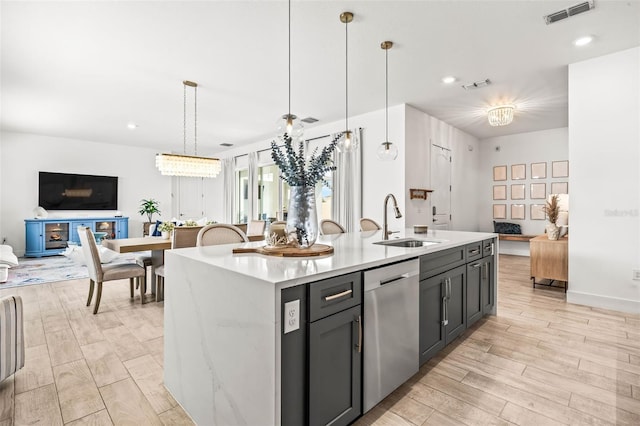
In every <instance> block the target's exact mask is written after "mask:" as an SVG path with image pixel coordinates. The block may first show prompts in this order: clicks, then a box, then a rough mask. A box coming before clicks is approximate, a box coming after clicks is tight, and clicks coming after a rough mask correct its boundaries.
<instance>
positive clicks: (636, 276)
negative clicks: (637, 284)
mask: <svg viewBox="0 0 640 426" xmlns="http://www.w3.org/2000/svg"><path fill="white" fill-rule="evenodd" d="M632 279H633V280H634V281H640V269H634V270H633V278H632Z"/></svg>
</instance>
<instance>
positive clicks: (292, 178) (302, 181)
mask: <svg viewBox="0 0 640 426" xmlns="http://www.w3.org/2000/svg"><path fill="white" fill-rule="evenodd" d="M341 137H342V133H340V134H338V135H337V136H336V137H335V138H334V139H333V140H332V141H331V143H330V144H329V145H327V146H325V147H324V148H322V151H321V152H320V155H318V148H316V149H314V150H313V153H312V154H311V156H310V157H309V159H308V160H307V159H305V152H304V151H305V150H304V140H302V139H300V140H299V141H298V147H297V150H296V149H294V147H293V141H292V139H291V136H289V135H287V134H286V133H285V134H284V136H282V137H281V138H280V140H282V142H283V145H282V147H279V146H278V145H277V143H276V141H271V158H272V159H273V161H274V162H275V163H276V165H277V166H278V168H279V169H280V177H281V178H282V180H284V181H285V182H287V183H288V184H289V186H314V185H315V184H316V183H317V182H320V181H322V182H325V179H324V175H325V173H327V172H328V171H332V170H335V169H336V167H335V166H333V165H332V164H333V161H332V160H331V154H332V153H333V151H334V150H335V149H336V146H337V144H338V140H340V138H341ZM283 148H284V151H283ZM325 183H326V182H325Z"/></svg>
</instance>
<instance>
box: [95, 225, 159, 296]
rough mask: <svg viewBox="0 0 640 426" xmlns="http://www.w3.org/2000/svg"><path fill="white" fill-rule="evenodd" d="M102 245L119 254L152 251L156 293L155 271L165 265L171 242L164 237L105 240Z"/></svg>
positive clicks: (152, 268)
mask: <svg viewBox="0 0 640 426" xmlns="http://www.w3.org/2000/svg"><path fill="white" fill-rule="evenodd" d="M102 245H103V246H104V247H106V248H108V249H110V250H113V251H115V252H117V253H135V252H140V251H149V250H150V251H151V293H152V294H155V293H156V280H155V279H154V277H155V269H156V268H157V267H158V266H161V265H163V264H164V251H165V250H169V249H170V248H171V240H170V239H167V238H163V237H137V238H117V239H103V240H102Z"/></svg>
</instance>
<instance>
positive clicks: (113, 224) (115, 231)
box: [24, 217, 129, 257]
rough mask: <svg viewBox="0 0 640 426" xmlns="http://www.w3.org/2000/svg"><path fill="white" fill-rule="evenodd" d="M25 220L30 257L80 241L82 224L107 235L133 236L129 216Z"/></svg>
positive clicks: (54, 253) (54, 251) (27, 255)
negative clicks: (79, 227)
mask: <svg viewBox="0 0 640 426" xmlns="http://www.w3.org/2000/svg"><path fill="white" fill-rule="evenodd" d="M24 223H25V240H26V249H25V253H24V255H25V256H26V257H42V256H53V255H56V254H60V253H62V252H63V251H64V250H65V249H66V248H67V247H69V245H73V244H75V245H80V236H79V235H78V226H85V227H87V228H90V229H91V230H92V231H93V232H94V233H96V234H97V235H100V236H101V237H102V238H106V239H111V238H127V237H128V236H129V218H128V217H84V218H81V217H76V218H55V219H25V221H24ZM98 233H99V234H98Z"/></svg>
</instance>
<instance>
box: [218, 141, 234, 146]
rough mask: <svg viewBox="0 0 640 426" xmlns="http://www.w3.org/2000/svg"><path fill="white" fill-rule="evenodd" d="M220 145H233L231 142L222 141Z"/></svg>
mask: <svg viewBox="0 0 640 426" xmlns="http://www.w3.org/2000/svg"><path fill="white" fill-rule="evenodd" d="M220 146H224V147H229V146H233V144H232V143H229V142H224V143H221V144H220Z"/></svg>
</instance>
